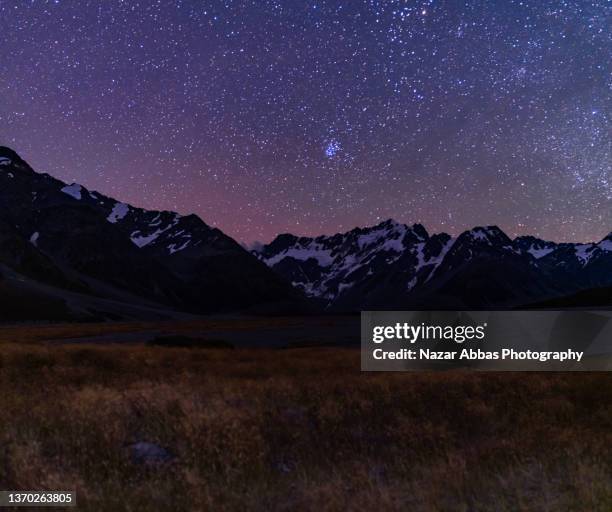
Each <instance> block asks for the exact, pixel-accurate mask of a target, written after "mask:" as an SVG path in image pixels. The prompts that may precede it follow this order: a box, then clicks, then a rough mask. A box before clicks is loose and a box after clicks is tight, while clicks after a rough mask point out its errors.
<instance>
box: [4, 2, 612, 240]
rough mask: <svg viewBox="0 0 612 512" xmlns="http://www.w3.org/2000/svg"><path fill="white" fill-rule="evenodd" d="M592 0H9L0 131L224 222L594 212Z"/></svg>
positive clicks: (457, 219) (570, 234)
mask: <svg viewBox="0 0 612 512" xmlns="http://www.w3.org/2000/svg"><path fill="white" fill-rule="evenodd" d="M611 10H612V9H611V6H610V3H609V2H608V1H606V0H592V1H586V0H585V1H549V0H537V1H536V0H533V1H526V0H523V1H516V0H488V1H485V0H473V1H468V2H459V1H454V0H452V1H451V0H448V1H444V0H426V1H421V0H410V1H400V0H355V1H350V2H341V1H337V2H332V1H325V0H317V1H308V0H300V1H297V0H296V1H293V0H288V1H273V0H258V1H247V0H243V1H230V0H225V1H213V2H201V1H195V0H194V1H187V0H183V1H176V0H175V1H161V0H157V1H155V0H151V1H145V2H142V1H121V0H106V1H104V2H102V1H99V2H92V1H88V0H82V1H79V2H76V1H69V0H54V1H44V0H30V1H28V2H25V1H10V0H7V1H6V2H2V3H1V4H0V15H1V19H2V22H3V25H2V29H1V30H0V47H1V48H2V58H1V59H0V98H1V101H0V144H4V145H10V146H12V147H13V148H14V149H16V150H17V151H19V152H20V153H21V154H22V155H23V156H24V157H25V158H26V159H27V160H29V161H30V163H31V164H32V165H33V166H34V167H35V168H36V169H37V170H39V171H46V172H49V173H50V174H53V175H55V176H57V177H59V178H61V179H64V180H66V181H76V182H79V183H82V184H83V185H85V186H87V187H88V188H90V189H93V190H99V191H100V192H103V193H106V194H108V195H112V196H114V197H116V198H118V199H120V200H122V201H127V202H131V203H133V204H135V205H139V206H143V207H147V208H156V209H172V210H177V211H179V212H181V213H191V212H195V213H197V214H199V215H200V216H201V217H202V218H203V219H204V220H205V221H206V222H207V223H209V224H212V225H215V226H218V227H220V228H221V229H223V230H224V231H226V232H227V233H228V234H230V235H232V236H234V237H236V238H237V239H239V240H242V241H247V242H250V241H253V240H256V239H258V240H269V239H270V238H272V237H273V236H274V235H276V234H277V233H279V232H293V233H297V234H321V233H333V232H336V231H340V230H346V229H350V228H352V227H355V226H357V225H371V224H373V223H376V222H378V221H380V220H382V219H385V218H388V217H392V218H395V219H396V220H398V221H402V222H409V223H412V222H421V223H423V224H425V226H426V227H427V228H428V229H430V230H431V231H438V230H445V231H447V232H450V233H457V232H460V231H462V230H464V229H469V228H471V227H473V226H475V225H485V224H497V225H499V226H500V227H501V228H502V229H504V230H505V231H506V232H507V233H508V234H509V235H517V234H524V233H529V234H535V235H538V236H541V237H544V238H548V239H553V240H573V241H581V240H584V241H587V240H597V239H600V238H602V237H603V236H605V235H606V234H608V232H610V230H612V142H611V141H612V133H611V131H610V114H611V112H612V108H611V106H612V74H611V71H612V69H611V67H612V66H611V64H610V63H611V62H612V59H611V55H612V44H611V43H612V30H611V28H612V27H611V19H612V18H611V14H612V13H611Z"/></svg>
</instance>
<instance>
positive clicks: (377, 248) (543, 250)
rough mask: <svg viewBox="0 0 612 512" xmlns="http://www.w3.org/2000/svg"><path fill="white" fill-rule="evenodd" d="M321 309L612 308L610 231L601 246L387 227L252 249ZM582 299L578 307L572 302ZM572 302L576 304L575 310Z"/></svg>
mask: <svg viewBox="0 0 612 512" xmlns="http://www.w3.org/2000/svg"><path fill="white" fill-rule="evenodd" d="M253 254H255V255H256V256H257V257H258V258H259V259H260V260H261V261H263V262H264V263H266V264H267V265H268V266H269V267H270V268H272V269H273V270H274V271H275V272H277V273H278V274H279V275H280V276H282V277H284V278H285V279H287V280H288V281H290V282H291V283H292V284H293V286H295V287H297V288H299V289H301V290H302V291H303V292H304V293H305V294H306V295H307V296H309V297H311V298H313V299H314V300H316V301H318V302H319V303H320V304H321V306H322V307H323V308H325V309H328V310H334V311H353V310H364V309H469V308H472V309H496V308H518V307H531V306H532V305H536V304H538V303H541V304H542V306H543V307H544V306H545V305H546V301H549V300H554V301H555V302H553V303H551V304H556V305H557V306H558V307H563V306H564V304H565V299H566V298H567V299H568V305H569V304H570V303H571V304H572V305H573V306H580V305H584V306H585V307H589V306H602V305H612V294H611V293H610V291H607V292H606V288H605V287H610V286H612V233H611V234H610V235H608V236H607V237H606V238H604V239H603V240H601V241H600V242H598V243H590V244H573V243H554V242H548V241H544V240H540V239H538V238H535V237H531V236H522V237H518V238H515V239H511V238H509V237H508V236H507V235H506V234H505V233H504V232H503V231H502V230H501V229H499V228H498V227H496V226H486V227H475V228H474V229H471V230H469V231H465V232H463V233H461V234H460V235H459V236H457V237H451V236H450V235H448V234H446V233H437V234H429V233H428V232H427V230H426V229H425V228H424V227H423V226H422V225H420V224H414V225H412V226H408V225H405V224H401V223H398V222H395V221H393V220H387V221H385V222H382V223H380V224H378V225H376V226H374V227H370V228H356V229H353V230H351V231H348V232H346V233H339V234H336V235H333V236H319V237H317V238H310V237H297V236H294V235H290V234H283V235H279V236H278V237H277V238H276V239H275V240H274V241H272V242H271V243H270V244H267V245H263V246H260V247H258V248H257V250H255V251H253ZM576 293H581V295H579V296H578V297H582V299H576V298H575V297H574V298H573V299H571V298H570V296H573V294H576ZM572 301H573V302H572Z"/></svg>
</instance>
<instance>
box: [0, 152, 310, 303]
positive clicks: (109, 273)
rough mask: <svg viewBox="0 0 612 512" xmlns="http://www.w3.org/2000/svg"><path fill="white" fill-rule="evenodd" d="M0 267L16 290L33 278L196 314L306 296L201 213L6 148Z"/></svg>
mask: <svg viewBox="0 0 612 512" xmlns="http://www.w3.org/2000/svg"><path fill="white" fill-rule="evenodd" d="M0 273H1V274H2V276H4V283H5V284H6V283H7V282H8V281H7V279H8V278H9V276H12V275H13V273H16V277H14V279H13V281H14V282H15V283H20V284H19V286H22V287H23V286H25V285H24V284H23V283H28V282H30V280H31V281H32V283H43V284H44V285H46V286H52V287H54V290H55V288H61V289H62V290H70V291H71V292H74V293H80V294H87V295H90V296H96V297H103V298H106V299H113V300H119V301H123V302H129V303H135V302H139V303H141V302H143V301H144V303H147V304H150V305H154V306H156V307H164V308H168V309H174V310H181V311H189V312H193V313H202V312H208V311H219V310H238V309H244V308H253V307H255V308H261V307H264V305H268V306H266V307H270V308H272V309H274V308H275V307H277V306H278V307H282V308H285V307H286V305H287V304H300V303H303V302H304V300H305V299H304V298H303V296H302V295H301V293H300V292H299V291H296V290H295V289H294V288H292V287H291V286H290V285H289V284H288V283H286V282H285V281H284V280H283V279H282V278H280V277H279V276H278V275H276V274H275V273H274V272H272V271H270V270H269V269H268V267H266V266H265V265H264V264H262V263H261V262H259V261H258V260H257V258H255V257H254V256H253V255H251V254H250V253H249V252H248V251H246V250H244V249H243V248H242V247H241V246H240V245H239V244H238V243H237V242H235V241H234V240H233V239H231V238H230V237H228V236H226V235H225V234H224V233H222V232H221V231H220V230H218V229H215V228H212V227H210V226H208V225H207V224H205V223H204V222H203V221H202V220H201V219H200V218H199V217H197V216H195V215H186V216H182V215H179V214H177V213H174V212H168V211H150V210H145V209H142V208H137V207H134V206H131V205H128V204H125V203H122V202H119V201H116V200H114V199H112V198H110V197H106V196H104V195H102V194H99V193H97V192H93V191H89V190H87V189H86V188H85V187H83V186H81V185H78V184H66V183H63V182H61V181H59V180H57V179H55V178H53V177H51V176H50V175H48V174H38V173H36V172H35V171H34V170H33V169H32V168H31V167H30V166H29V165H28V164H27V163H26V162H25V161H23V160H22V159H21V158H20V157H19V155H18V154H17V153H15V152H14V151H12V150H11V149H8V148H0ZM32 286H34V284H32ZM39 288H40V287H38V288H37V290H38V291H40V290H39ZM37 293H38V292H37ZM54 293H55V292H54ZM62 300H64V301H65V298H63V299H62ZM83 313H86V312H83Z"/></svg>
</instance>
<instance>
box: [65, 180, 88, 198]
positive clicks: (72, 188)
mask: <svg viewBox="0 0 612 512" xmlns="http://www.w3.org/2000/svg"><path fill="white" fill-rule="evenodd" d="M82 191H83V187H82V186H81V185H79V184H78V183H73V184H72V185H66V186H65V187H64V188H62V192H63V193H64V194H67V195H69V196H70V197H73V198H74V199H76V200H77V201H80V200H81V197H82Z"/></svg>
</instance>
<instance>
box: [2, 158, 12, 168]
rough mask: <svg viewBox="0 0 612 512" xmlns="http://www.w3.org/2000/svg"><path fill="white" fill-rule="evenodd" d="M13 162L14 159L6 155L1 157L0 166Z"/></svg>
mask: <svg viewBox="0 0 612 512" xmlns="http://www.w3.org/2000/svg"><path fill="white" fill-rule="evenodd" d="M12 164H13V161H12V160H11V159H10V158H6V157H5V156H2V157H0V166H2V167H4V166H7V165H12Z"/></svg>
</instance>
